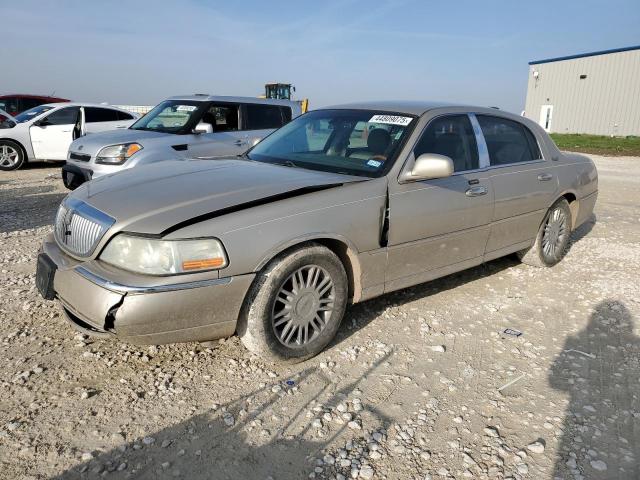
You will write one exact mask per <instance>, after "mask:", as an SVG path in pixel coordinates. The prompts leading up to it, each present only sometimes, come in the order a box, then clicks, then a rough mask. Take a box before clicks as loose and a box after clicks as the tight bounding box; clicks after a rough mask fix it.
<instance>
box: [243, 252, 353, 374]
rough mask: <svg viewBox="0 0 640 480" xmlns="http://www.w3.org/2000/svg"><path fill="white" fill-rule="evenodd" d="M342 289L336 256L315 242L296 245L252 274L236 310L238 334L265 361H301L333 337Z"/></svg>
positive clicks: (344, 292) (344, 287)
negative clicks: (249, 284) (240, 310)
mask: <svg viewBox="0 0 640 480" xmlns="http://www.w3.org/2000/svg"><path fill="white" fill-rule="evenodd" d="M327 282H328V283H327ZM325 290H326V291H325ZM285 292H286V293H285ZM348 293H349V289H348V280H347V274H346V272H345V269H344V266H343V265H342V262H341V261H340V259H339V258H338V256H337V255H336V254H335V253H333V252H332V251H331V250H329V249H328V248H326V247H324V246H322V245H319V244H317V243H306V244H303V245H300V246H298V247H295V248H294V249H292V250H289V251H288V252H286V253H285V254H284V255H281V256H279V257H276V258H275V259H274V260H272V261H271V262H270V263H269V264H268V265H267V266H266V267H265V268H264V269H263V270H262V271H261V272H260V273H259V274H258V276H257V277H256V279H255V281H254V283H253V285H252V287H251V289H250V290H249V293H248V295H247V298H246V300H245V304H244V307H243V309H242V312H241V314H240V320H239V322H238V329H237V333H238V336H239V337H240V339H241V340H242V343H243V344H244V345H245V347H246V348H247V349H248V350H249V351H250V352H252V353H255V354H257V355H259V356H261V357H263V358H264V359H265V360H268V361H271V362H280V363H282V362H287V363H297V362H301V361H303V360H306V359H308V358H311V357H313V356H315V355H317V354H318V353H320V352H321V351H322V350H323V349H324V348H325V347H326V346H327V345H328V344H329V342H331V340H333V338H334V337H335V335H336V333H337V332H338V328H339V327H340V322H341V321H342V317H343V316H344V312H345V309H346V306H347V299H348ZM305 332H306V337H305ZM288 337H289V338H288Z"/></svg>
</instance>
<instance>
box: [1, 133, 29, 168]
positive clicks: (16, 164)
mask: <svg viewBox="0 0 640 480" xmlns="http://www.w3.org/2000/svg"><path fill="white" fill-rule="evenodd" d="M23 164H24V152H23V151H22V148H21V147H20V145H18V144H17V143H16V142H13V141H11V140H0V170H4V171H9V170H16V169H18V168H20V167H21V166H22V165H23Z"/></svg>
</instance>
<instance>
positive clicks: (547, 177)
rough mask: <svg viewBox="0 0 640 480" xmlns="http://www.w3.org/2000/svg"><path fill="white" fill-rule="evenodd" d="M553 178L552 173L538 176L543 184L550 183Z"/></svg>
mask: <svg viewBox="0 0 640 480" xmlns="http://www.w3.org/2000/svg"><path fill="white" fill-rule="evenodd" d="M552 178H553V175H551V174H550V173H541V174H540V175H538V180H540V181H541V182H548V181H549V180H551V179H552Z"/></svg>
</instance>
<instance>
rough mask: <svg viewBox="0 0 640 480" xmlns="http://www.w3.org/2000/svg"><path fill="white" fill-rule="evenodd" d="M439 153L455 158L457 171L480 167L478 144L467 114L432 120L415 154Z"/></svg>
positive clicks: (454, 164) (454, 162)
mask: <svg viewBox="0 0 640 480" xmlns="http://www.w3.org/2000/svg"><path fill="white" fill-rule="evenodd" d="M423 153H437V154H438V155H445V156H447V157H449V158H451V159H452V160H453V167H454V171H455V172H463V171H465V170H475V169H477V168H479V160H478V146H477V144H476V137H475V135H474V133H473V127H472V126H471V122H470V121H469V117H468V116H467V115H450V116H446V117H440V118H436V119H435V120H433V121H431V123H429V125H428V126H427V129H426V130H425V131H424V133H423V134H422V137H421V138H420V140H419V141H418V144H417V145H416V147H415V149H414V151H413V154H414V155H415V157H416V158H418V157H419V156H420V155H422V154H423Z"/></svg>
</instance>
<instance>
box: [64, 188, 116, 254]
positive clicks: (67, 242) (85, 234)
mask: <svg viewBox="0 0 640 480" xmlns="http://www.w3.org/2000/svg"><path fill="white" fill-rule="evenodd" d="M114 222H115V220H114V219H113V218H111V217H110V216H108V215H106V214H105V213H102V212H101V211H100V210H98V209H96V208H94V207H92V206H91V205H88V204H86V203H84V202H81V201H79V200H75V199H69V200H67V201H66V202H65V203H63V204H62V205H60V208H59V209H58V213H57V215H56V223H55V237H56V241H57V242H58V245H60V246H61V247H62V248H63V249H65V250H67V251H68V252H69V253H71V254H73V255H77V256H79V257H86V256H89V255H91V254H92V253H93V251H94V249H95V248H96V246H97V245H98V242H99V241H100V239H101V238H102V237H103V236H104V234H105V233H106V231H107V230H108V229H109V228H110V227H111V225H113V223H114Z"/></svg>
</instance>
